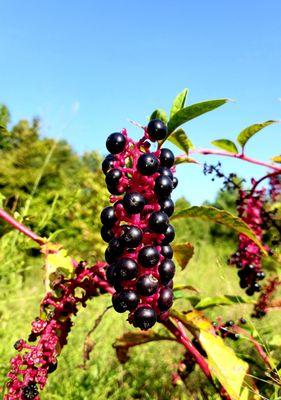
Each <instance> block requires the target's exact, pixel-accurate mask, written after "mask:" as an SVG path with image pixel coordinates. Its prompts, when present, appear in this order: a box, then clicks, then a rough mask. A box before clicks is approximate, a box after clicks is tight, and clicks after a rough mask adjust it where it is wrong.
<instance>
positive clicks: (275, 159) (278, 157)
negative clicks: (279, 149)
mask: <svg viewBox="0 0 281 400" xmlns="http://www.w3.org/2000/svg"><path fill="white" fill-rule="evenodd" d="M271 160H272V161H274V162H276V163H281V155H280V156H275V157H272V159H271Z"/></svg>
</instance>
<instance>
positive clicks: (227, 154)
mask: <svg viewBox="0 0 281 400" xmlns="http://www.w3.org/2000/svg"><path fill="white" fill-rule="evenodd" d="M189 153H190V154H202V155H205V156H207V155H215V156H222V157H231V158H238V159H239V160H243V161H247V162H249V163H252V164H256V165H261V166H263V167H266V168H271V169H273V170H274V171H279V172H281V167H278V166H277V165H273V164H270V163H267V162H263V161H259V160H256V159H254V158H251V157H248V156H246V155H245V154H243V153H239V154H235V153H231V152H229V151H224V150H222V151H218V150H213V149H192V150H190V151H189ZM182 157H186V154H182V155H181V156H178V157H177V158H178V159H180V158H182Z"/></svg>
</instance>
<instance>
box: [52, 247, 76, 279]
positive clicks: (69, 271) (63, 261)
mask: <svg viewBox="0 0 281 400" xmlns="http://www.w3.org/2000/svg"><path fill="white" fill-rule="evenodd" d="M46 271H47V279H46V281H47V282H46V286H49V284H50V281H52V279H55V278H56V277H57V276H58V275H63V276H64V277H66V278H71V277H72V276H73V271H74V267H73V263H72V260H71V257H69V256H68V255H67V252H66V250H65V249H61V250H58V251H57V252H56V253H47V257H46Z"/></svg>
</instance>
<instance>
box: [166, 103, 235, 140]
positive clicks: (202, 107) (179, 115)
mask: <svg viewBox="0 0 281 400" xmlns="http://www.w3.org/2000/svg"><path fill="white" fill-rule="evenodd" d="M227 101H228V100H227V99H218V100H207V101H202V102H201V103H195V104H192V105H191V106H188V107H185V108H182V109H181V110H179V111H178V112H176V113H175V114H174V115H173V116H172V117H171V118H170V120H169V122H168V133H169V134H171V133H172V132H174V130H175V129H177V128H178V127H179V126H180V125H182V124H184V123H185V122H188V121H190V120H191V119H193V118H196V117H199V115H202V114H205V113H207V112H209V111H212V110H214V109H215V108H217V107H220V106H222V105H223V104H225V103H226V102H227Z"/></svg>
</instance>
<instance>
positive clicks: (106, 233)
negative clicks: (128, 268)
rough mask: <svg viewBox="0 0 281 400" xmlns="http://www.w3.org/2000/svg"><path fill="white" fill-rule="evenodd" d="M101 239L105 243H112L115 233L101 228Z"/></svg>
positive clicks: (104, 227)
mask: <svg viewBox="0 0 281 400" xmlns="http://www.w3.org/2000/svg"><path fill="white" fill-rule="evenodd" d="M100 233H101V237H102V239H103V240H104V241H105V242H107V243H108V242H110V240H111V239H113V238H114V235H113V232H112V230H111V229H110V228H107V227H106V226H104V225H103V226H102V227H101V231H100Z"/></svg>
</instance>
